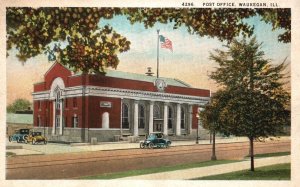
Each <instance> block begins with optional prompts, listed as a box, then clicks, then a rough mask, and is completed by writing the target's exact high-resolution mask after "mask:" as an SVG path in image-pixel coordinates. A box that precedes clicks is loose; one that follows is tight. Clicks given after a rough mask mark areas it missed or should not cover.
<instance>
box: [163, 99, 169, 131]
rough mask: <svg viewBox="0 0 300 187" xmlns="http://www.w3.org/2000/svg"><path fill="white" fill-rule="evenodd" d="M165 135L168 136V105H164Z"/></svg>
mask: <svg viewBox="0 0 300 187" xmlns="http://www.w3.org/2000/svg"><path fill="white" fill-rule="evenodd" d="M163 129H164V130H163V133H164V135H168V104H167V103H164V128H163Z"/></svg>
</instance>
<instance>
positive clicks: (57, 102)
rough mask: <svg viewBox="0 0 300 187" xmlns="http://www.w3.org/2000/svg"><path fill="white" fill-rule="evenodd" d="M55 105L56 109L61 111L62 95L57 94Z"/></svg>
mask: <svg viewBox="0 0 300 187" xmlns="http://www.w3.org/2000/svg"><path fill="white" fill-rule="evenodd" d="M55 102H56V103H55V104H56V109H59V108H60V93H59V92H57V93H56V99H55Z"/></svg>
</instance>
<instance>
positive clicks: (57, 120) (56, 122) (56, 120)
mask: <svg viewBox="0 0 300 187" xmlns="http://www.w3.org/2000/svg"><path fill="white" fill-rule="evenodd" d="M59 123H60V116H59V115H57V116H56V118H55V126H56V127H59Z"/></svg>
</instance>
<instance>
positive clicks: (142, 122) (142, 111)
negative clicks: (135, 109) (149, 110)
mask: <svg viewBox="0 0 300 187" xmlns="http://www.w3.org/2000/svg"><path fill="white" fill-rule="evenodd" d="M139 128H140V129H143V128H145V106H144V105H139Z"/></svg>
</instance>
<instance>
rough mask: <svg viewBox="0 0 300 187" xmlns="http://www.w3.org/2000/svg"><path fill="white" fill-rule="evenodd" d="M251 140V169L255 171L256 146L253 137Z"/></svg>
mask: <svg viewBox="0 0 300 187" xmlns="http://www.w3.org/2000/svg"><path fill="white" fill-rule="evenodd" d="M249 140H250V158H251V171H254V146H253V137H250V138H249Z"/></svg>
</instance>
